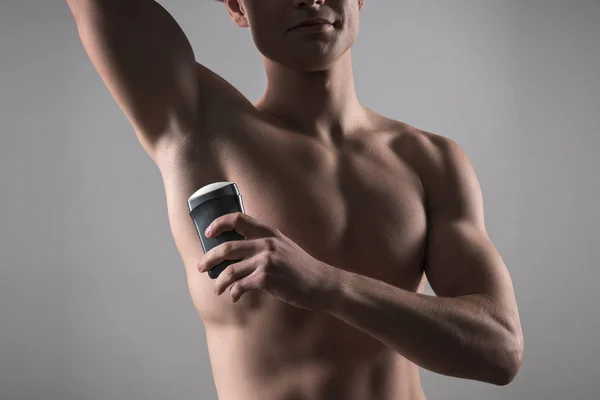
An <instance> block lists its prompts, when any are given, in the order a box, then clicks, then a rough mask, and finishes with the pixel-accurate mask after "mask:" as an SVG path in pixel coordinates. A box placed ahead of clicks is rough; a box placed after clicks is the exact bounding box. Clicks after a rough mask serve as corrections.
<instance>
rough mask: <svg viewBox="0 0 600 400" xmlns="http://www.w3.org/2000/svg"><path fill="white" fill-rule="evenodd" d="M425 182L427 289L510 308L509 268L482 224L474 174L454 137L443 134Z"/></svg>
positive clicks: (512, 300) (512, 299)
mask: <svg viewBox="0 0 600 400" xmlns="http://www.w3.org/2000/svg"><path fill="white" fill-rule="evenodd" d="M427 183H428V185H427V192H428V196H427V197H428V200H427V201H428V204H427V208H428V232H427V247H426V256H425V273H426V276H427V280H428V281H429V283H430V285H431V288H432V289H433V291H434V292H435V293H436V294H437V295H439V296H444V297H458V296H471V295H475V296H479V298H485V299H487V300H489V301H490V302H492V303H494V304H495V305H497V306H499V307H501V308H505V307H509V308H511V309H512V308H514V307H515V304H516V302H515V299H514V292H513V287H512V282H511V279H510V275H509V272H508V270H507V268H506V265H505V264H504V262H503V260H502V257H501V256H500V254H499V252H498V251H497V249H496V248H495V246H494V245H493V243H492V241H491V239H490V237H489V235H488V233H487V231H486V228H485V224H484V215H483V198H482V193H481V188H480V185H479V182H478V179H477V177H476V175H475V171H474V169H473V167H472V166H471V164H470V162H469V160H468V158H467V156H466V154H465V153H464V152H463V151H462V149H461V148H460V147H459V146H458V145H457V144H456V143H454V142H452V141H449V140H444V141H443V143H442V144H441V145H440V146H439V147H438V152H437V158H435V161H434V163H433V167H432V169H431V171H430V173H429V174H428V176H427Z"/></svg>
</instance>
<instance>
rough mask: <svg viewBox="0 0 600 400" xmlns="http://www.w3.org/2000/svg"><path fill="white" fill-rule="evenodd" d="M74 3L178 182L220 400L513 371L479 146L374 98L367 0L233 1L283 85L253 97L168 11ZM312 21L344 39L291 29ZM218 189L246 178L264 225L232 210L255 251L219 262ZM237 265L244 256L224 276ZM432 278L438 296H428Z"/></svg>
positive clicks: (175, 214)
mask: <svg viewBox="0 0 600 400" xmlns="http://www.w3.org/2000/svg"><path fill="white" fill-rule="evenodd" d="M67 3H68V4H69V6H70V9H71V11H72V13H73V16H74V18H75V21H76V23H77V29H78V33H79V35H80V38H81V41H82V43H83V46H84V48H85V50H86V52H87V53H88V55H89V57H90V59H91V61H92V63H93V65H94V66H95V68H96V69H97V71H98V73H99V74H100V76H101V77H102V79H103V80H104V82H105V83H106V85H107V87H108V89H109V90H110V92H111V93H112V95H113V96H114V97H115V100H116V101H117V102H118V103H119V105H120V106H121V108H122V109H123V111H124V113H125V114H126V115H127V117H128V118H129V120H130V121H131V123H132V126H133V127H134V129H135V133H136V135H137V137H138V138H139V140H140V143H141V145H142V146H143V148H144V149H145V150H146V151H147V152H148V155H149V156H150V157H151V158H152V160H153V161H154V162H155V163H156V165H157V166H158V168H159V170H160V172H161V176H162V178H163V183H164V187H165V196H166V201H167V209H168V216H169V223H170V228H171V232H172V235H173V238H174V241H175V244H176V246H177V249H178V251H179V253H180V255H181V258H182V261H183V264H184V266H185V271H186V275H187V281H188V287H189V292H190V296H191V299H192V301H193V303H194V305H195V307H196V309H197V311H198V313H199V315H200V317H201V318H202V320H203V322H204V326H205V329H206V337H207V343H208V349H209V354H210V361H211V366H212V371H213V376H214V379H215V385H216V388H217V392H218V394H219V399H220V400H236V399H245V400H248V399H266V400H268V399H282V398H289V399H292V398H303V397H302V396H305V397H306V398H311V399H362V400H365V399H373V400H375V399H377V400H379V399H382V400H383V399H386V400H399V399H419V400H420V399H425V395H424V393H423V390H422V388H421V384H420V379H419V372H418V366H421V367H423V368H427V369H429V370H431V371H434V372H437V373H440V374H444V375H448V376H455V377H461V378H465V379H473V380H479V381H482V382H489V383H492V384H495V385H506V384H508V383H509V382H511V381H512V380H513V379H514V377H515V376H516V374H517V371H518V370H519V367H520V364H521V360H522V354H523V337H522V330H521V326H520V321H519V314H518V310H517V304H516V300H515V296H514V291H513V287H512V282H511V279H510V275H509V273H508V270H507V268H506V265H505V264H504V262H503V260H502V258H501V256H500V255H499V253H498V251H497V250H496V248H495V247H494V245H493V244H492V242H491V240H490V238H489V236H488V234H487V232H486V229H485V224H484V214H483V201H482V195H481V189H480V186H479V183H478V180H477V177H476V175H475V172H474V170H473V168H472V166H471V164H470V162H469V160H468V158H467V156H466V154H465V153H464V151H463V150H462V149H461V147H460V146H459V145H458V144H456V143H455V142H454V141H452V140H451V139H449V138H446V137H443V136H441V135H437V134H433V133H430V132H425V131H422V130H419V129H417V128H415V127H413V126H410V125H408V124H406V123H403V122H400V121H394V120H391V119H389V118H386V117H384V116H382V115H380V114H378V113H376V112H374V111H372V110H370V109H368V108H366V107H364V106H363V105H361V104H360V102H359V101H358V99H357V96H356V93H355V90H354V78H353V73H352V61H351V60H352V58H351V47H352V44H353V43H354V41H355V40H356V37H357V36H358V31H359V15H360V11H361V10H362V8H363V7H364V6H365V4H364V2H363V1H357V0H331V1H324V0H321V1H316V0H313V1H307V0H289V1H273V2H267V1H263V0H227V1H225V2H224V3H225V4H224V7H225V9H226V11H227V12H228V13H229V15H230V17H231V20H232V21H233V22H234V23H235V24H236V25H237V26H238V27H242V28H246V29H250V30H251V32H252V37H253V39H254V42H255V44H256V47H257V49H258V50H259V51H260V53H261V54H262V55H263V60H264V64H265V71H266V73H267V77H268V84H267V88H266V90H265V93H264V94H263V95H262V96H261V97H260V98H259V99H258V100H257V101H255V102H254V103H251V102H250V101H249V100H247V99H246V98H245V97H244V96H243V95H242V94H241V93H240V92H239V91H237V90H236V89H235V88H234V87H233V86H231V85H230V84H229V83H227V82H226V81H225V80H223V79H222V78H221V77H219V76H218V75H217V74H215V73H214V72H212V71H211V70H209V69H208V68H206V67H204V66H202V65H201V64H198V63H197V62H196V57H195V55H194V54H193V51H192V49H191V46H190V45H189V42H188V41H187V39H186V37H185V35H184V34H183V32H182V31H181V29H180V28H179V27H178V26H177V24H176V23H175V21H174V20H173V19H172V18H171V16H170V15H169V14H168V13H167V12H166V11H165V10H164V9H163V8H162V7H161V6H159V5H158V4H157V3H155V2H153V1H149V0H130V1H128V2H125V1H122V0H68V1H67ZM312 16H321V17H325V18H328V19H330V20H331V21H332V22H334V24H333V28H332V29H329V31H326V32H324V33H318V34H315V33H306V32H304V33H302V32H299V31H290V30H289V28H291V27H292V26H294V25H295V24H296V23H297V22H298V21H300V20H301V19H303V18H307V17H312ZM211 40H212V39H211ZM290 93H293V95H290ZM217 181H231V182H235V183H236V184H237V185H238V187H239V189H240V191H241V193H242V196H243V199H244V207H245V210H246V214H242V213H236V214H228V215H225V216H222V217H220V218H217V219H216V220H215V221H213V223H212V224H211V228H213V233H212V234H211V235H213V236H215V235H219V234H220V233H222V232H224V231H228V230H233V229H235V230H236V231H237V232H239V233H240V234H242V235H243V236H244V238H245V240H243V241H236V242H227V243H225V244H223V245H221V246H218V247H216V248H214V249H212V250H211V251H209V252H207V253H206V254H204V253H203V250H202V247H201V245H200V242H199V240H198V234H197V232H196V231H195V227H194V225H193V223H192V221H191V219H190V217H189V214H188V210H187V198H188V197H189V196H190V195H191V194H192V193H194V192H195V191H196V190H197V189H198V188H200V187H202V186H204V185H206V184H209V183H212V182H217ZM225 259H241V260H242V261H240V262H238V263H235V264H232V265H231V266H229V267H228V268H227V269H226V270H225V271H224V272H223V273H222V274H221V275H220V276H219V278H218V279H215V280H212V279H210V278H209V277H208V275H207V274H206V271H207V270H208V269H210V268H211V267H212V266H214V265H216V264H218V263H219V262H221V261H222V260H225ZM425 279H428V281H429V283H430V285H431V287H432V289H433V290H434V291H435V293H436V295H437V296H428V295H425V294H423V289H424V284H425Z"/></svg>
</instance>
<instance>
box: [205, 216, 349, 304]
mask: <svg viewBox="0 0 600 400" xmlns="http://www.w3.org/2000/svg"><path fill="white" fill-rule="evenodd" d="M208 229H210V232H209V231H208ZM208 229H207V233H208V234H207V235H206V236H207V237H215V236H218V235H219V234H221V233H222V232H225V231H231V230H235V231H236V232H238V233H239V234H241V235H243V236H244V237H245V240H235V241H229V242H225V243H223V244H221V245H219V246H217V247H215V248H213V249H211V250H210V251H208V252H206V254H204V256H203V257H202V259H201V260H200V262H199V263H198V269H199V271H200V272H206V271H208V270H210V269H211V268H212V267H214V266H215V265H217V264H219V263H221V262H223V261H224V260H239V259H242V261H240V262H238V263H235V264H231V265H229V266H228V267H227V268H226V269H225V270H224V271H223V272H222V273H221V275H219V277H218V278H217V280H216V281H215V292H216V293H217V295H220V294H221V293H223V292H224V291H225V290H226V289H227V288H228V287H230V296H231V299H232V300H233V302H234V303H235V302H237V301H238V300H239V298H240V297H241V296H242V295H243V294H244V293H246V292H248V291H250V290H262V291H265V292H267V293H269V294H271V295H273V296H275V297H276V298H278V299H280V300H282V301H284V302H286V303H288V304H291V305H293V306H296V307H300V308H304V309H309V310H325V309H328V307H329V305H330V303H331V302H332V301H333V299H334V292H335V288H336V284H337V282H338V280H337V276H338V271H339V270H338V269H336V268H335V267H333V266H331V265H328V264H326V263H324V262H321V261H319V260H317V259H315V258H314V257H312V256H311V255H309V254H308V253H307V252H306V251H304V250H303V249H302V248H301V247H300V246H299V245H298V244H296V243H295V242H294V241H292V240H291V239H290V238H288V237H286V236H285V235H284V234H283V233H281V232H280V231H279V230H277V229H275V228H273V227H270V226H267V225H265V224H264V223H261V222H259V221H257V220H256V219H255V218H253V217H251V216H249V215H248V214H244V213H241V212H238V213H231V214H226V215H223V216H221V217H219V218H217V219H215V220H214V221H213V222H212V223H211V224H210V226H209V228H208Z"/></svg>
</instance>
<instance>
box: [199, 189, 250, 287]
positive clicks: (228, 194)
mask: <svg viewBox="0 0 600 400" xmlns="http://www.w3.org/2000/svg"><path fill="white" fill-rule="evenodd" d="M188 207H189V209H190V217H192V221H194V225H195V226H196V231H197V232H198V237H199V238H200V243H201V244H202V249H203V250H204V252H205V253H206V252H207V251H209V250H210V249H212V248H214V247H217V246H218V245H220V244H221V243H224V242H228V241H230V240H244V236H242V235H240V234H239V233H237V232H236V231H235V230H232V231H227V232H221V234H220V235H219V236H217V237H211V238H207V237H206V236H204V231H205V230H206V228H208V226H209V225H210V224H211V223H212V222H213V221H214V220H215V219H217V218H218V217H220V216H222V215H225V214H232V213H236V212H245V211H244V203H243V202H242V195H241V194H240V191H239V189H238V187H237V185H236V184H235V183H233V182H215V183H211V184H209V185H206V186H204V187H202V188H200V189H198V190H197V191H196V192H195V193H194V194H193V195H191V196H190V198H189V199H188ZM239 261H241V260H225V261H223V262H221V263H220V264H218V265H215V266H214V267H213V268H211V269H210V270H209V271H208V276H209V277H210V278H211V279H216V278H217V277H218V276H219V275H220V274H221V272H223V270H224V269H225V268H227V266H229V265H231V264H235V263H236V262H239Z"/></svg>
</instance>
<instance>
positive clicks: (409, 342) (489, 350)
mask: <svg viewBox="0 0 600 400" xmlns="http://www.w3.org/2000/svg"><path fill="white" fill-rule="evenodd" d="M338 271H339V274H340V276H339V277H338V278H339V279H338V280H337V281H338V282H339V285H338V287H337V290H336V291H335V293H336V295H335V299H334V301H333V303H332V304H333V305H332V307H331V309H329V310H326V311H327V312H329V313H330V314H332V315H334V316H336V317H337V318H339V319H341V320H343V321H345V322H346V323H348V324H350V325H352V326H354V327H356V328H359V329H361V330H362V331H364V332H366V333H368V334H370V335H371V336H373V337H375V338H377V339H379V340H380V341H381V342H383V343H385V344H386V345H388V346H389V347H391V348H393V349H394V350H395V351H397V352H398V353H400V354H401V355H402V356H404V357H406V358H407V359H409V360H410V361H412V362H414V363H415V364H417V365H419V366H421V367H423V368H426V369H428V370H431V371H434V372H437V373H440V374H444V375H448V376H454V377H459V378H465V379H473V380H478V381H483V382H488V383H492V384H496V385H504V384H507V383H509V382H510V381H511V380H512V379H513V377H514V375H515V374H516V369H518V365H517V364H518V361H517V360H516V359H517V358H518V356H516V355H517V354H518V353H519V349H518V347H519V345H518V343H517V342H518V341H517V340H516V339H515V336H514V335H513V334H512V333H511V332H510V330H509V329H508V328H507V327H506V326H505V324H503V323H501V322H499V321H500V319H499V318H495V317H494V315H495V314H494V311H493V307H492V306H491V305H489V306H486V305H485V304H486V303H485V301H483V299H482V298H479V299H478V298H477V296H463V297H457V298H442V297H435V296H428V295H424V294H417V293H413V292H409V291H406V290H403V289H400V288H397V287H395V286H392V285H388V284H387V283H385V282H382V281H379V280H375V279H371V278H368V277H365V276H362V275H358V274H354V273H351V272H348V271H343V270H338ZM477 300H482V301H477Z"/></svg>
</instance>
